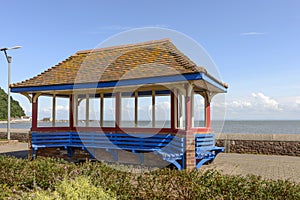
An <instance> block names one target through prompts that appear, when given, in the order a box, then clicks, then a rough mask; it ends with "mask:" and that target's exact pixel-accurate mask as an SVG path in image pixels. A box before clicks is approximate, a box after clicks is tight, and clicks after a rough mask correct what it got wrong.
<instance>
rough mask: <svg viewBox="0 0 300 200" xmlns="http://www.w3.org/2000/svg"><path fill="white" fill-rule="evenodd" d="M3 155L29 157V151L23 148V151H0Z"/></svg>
mask: <svg viewBox="0 0 300 200" xmlns="http://www.w3.org/2000/svg"><path fill="white" fill-rule="evenodd" d="M0 155H1V156H13V157H16V158H22V159H27V158H28V151H27V150H23V151H12V152H5V153H0Z"/></svg>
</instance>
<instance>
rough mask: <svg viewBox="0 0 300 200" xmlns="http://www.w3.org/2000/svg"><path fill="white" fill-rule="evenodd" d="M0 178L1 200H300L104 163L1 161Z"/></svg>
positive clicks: (215, 179)
mask: <svg viewBox="0 0 300 200" xmlns="http://www.w3.org/2000/svg"><path fill="white" fill-rule="evenodd" d="M0 173H1V176H0V199H7V198H12V199H99V198H100V199H114V198H116V199H300V185H299V184H297V183H293V182H289V181H282V180H278V181H274V180H264V179H262V178H261V177H258V176H246V177H242V176H229V175H221V174H220V173H219V172H217V171H206V172H201V171H197V170H193V171H177V170H170V169H162V170H156V171H153V172H148V173H143V174H137V173H130V172H122V171H118V170H116V169H114V168H112V167H109V166H108V165H105V164H103V163H100V162H84V163H80V164H75V163H67V162H66V161H63V160H58V159H49V158H48V159H36V160H34V161H28V160H22V159H17V158H12V157H4V156H0ZM97 195H103V196H97Z"/></svg>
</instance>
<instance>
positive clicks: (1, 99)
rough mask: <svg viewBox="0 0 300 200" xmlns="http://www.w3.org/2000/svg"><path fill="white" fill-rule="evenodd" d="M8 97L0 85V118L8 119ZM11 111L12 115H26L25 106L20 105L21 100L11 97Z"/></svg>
mask: <svg viewBox="0 0 300 200" xmlns="http://www.w3.org/2000/svg"><path fill="white" fill-rule="evenodd" d="M7 97H8V95H7V94H6V93H5V91H4V90H3V89H2V88H1V87H0V120H6V119H7ZM10 102H11V104H10V106H11V108H10V112H11V117H21V116H25V112H24V110H23V108H22V107H21V106H20V104H19V102H18V101H16V100H14V99H13V98H12V97H10Z"/></svg>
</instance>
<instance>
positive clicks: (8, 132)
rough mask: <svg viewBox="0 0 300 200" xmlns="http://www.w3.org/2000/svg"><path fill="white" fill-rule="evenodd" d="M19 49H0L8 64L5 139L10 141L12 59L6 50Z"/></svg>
mask: <svg viewBox="0 0 300 200" xmlns="http://www.w3.org/2000/svg"><path fill="white" fill-rule="evenodd" d="M19 48H21V46H14V47H11V48H2V49H0V51H3V52H4V54H5V57H6V60H7V64H8V69H7V74H8V77H7V139H8V140H10V88H9V85H10V63H11V60H12V57H11V56H9V55H7V52H6V51H7V50H12V49H19Z"/></svg>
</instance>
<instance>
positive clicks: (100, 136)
mask: <svg viewBox="0 0 300 200" xmlns="http://www.w3.org/2000/svg"><path fill="white" fill-rule="evenodd" d="M183 141H184V139H183V138H180V137H177V136H173V135H171V134H155V135H151V134H125V133H91V132H80V133H77V132H49V133H37V132H32V144H33V145H49V146H50V145H57V146H59V145H62V146H73V147H74V146H75V147H76V146H78V147H85V146H86V147H95V148H97V147H98V148H120V149H128V150H130V149H132V150H145V151H153V150H156V149H161V148H168V149H170V150H171V149H172V150H173V151H176V152H178V151H182V152H183V151H184V149H183V147H184V142H183Z"/></svg>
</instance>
